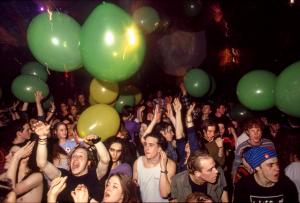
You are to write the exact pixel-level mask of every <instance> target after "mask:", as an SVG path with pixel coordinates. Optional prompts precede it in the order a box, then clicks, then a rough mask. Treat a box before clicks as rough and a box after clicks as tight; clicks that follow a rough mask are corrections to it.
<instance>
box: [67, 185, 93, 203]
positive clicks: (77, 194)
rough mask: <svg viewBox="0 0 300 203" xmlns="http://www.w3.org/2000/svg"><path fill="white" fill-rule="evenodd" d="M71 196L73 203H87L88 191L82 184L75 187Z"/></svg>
mask: <svg viewBox="0 0 300 203" xmlns="http://www.w3.org/2000/svg"><path fill="white" fill-rule="evenodd" d="M71 196H72V198H73V200H74V202H78V203H79V202H80V203H81V202H88V201H89V191H88V189H87V187H86V186H85V185H83V184H79V185H77V187H76V188H75V190H73V191H72V192H71Z"/></svg>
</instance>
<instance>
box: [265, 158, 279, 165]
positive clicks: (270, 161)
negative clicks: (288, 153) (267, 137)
mask: <svg viewBox="0 0 300 203" xmlns="http://www.w3.org/2000/svg"><path fill="white" fill-rule="evenodd" d="M277 163H278V158H277V157H273V158H271V159H268V160H266V161H264V162H263V163H262V165H268V164H277Z"/></svg>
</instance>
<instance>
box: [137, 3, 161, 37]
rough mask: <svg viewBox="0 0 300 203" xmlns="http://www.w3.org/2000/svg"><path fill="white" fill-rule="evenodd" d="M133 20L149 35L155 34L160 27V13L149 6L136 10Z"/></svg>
mask: <svg viewBox="0 0 300 203" xmlns="http://www.w3.org/2000/svg"><path fill="white" fill-rule="evenodd" d="M133 19H134V20H135V22H136V23H137V24H138V25H139V26H140V27H141V28H143V30H145V31H146V32H147V33H151V32H153V31H154V30H156V28H157V27H158V25H159V15H158V13H157V12H156V10H155V9H153V8H151V7H149V6H143V7H140V8H138V9H137V10H135V11H134V13H133Z"/></svg>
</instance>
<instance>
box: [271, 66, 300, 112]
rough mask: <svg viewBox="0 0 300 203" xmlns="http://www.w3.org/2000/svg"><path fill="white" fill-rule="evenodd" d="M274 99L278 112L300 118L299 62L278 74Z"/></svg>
mask: <svg viewBox="0 0 300 203" xmlns="http://www.w3.org/2000/svg"><path fill="white" fill-rule="evenodd" d="M275 98H276V99H275V100H276V106H277V108H278V109H280V111H282V112H284V113H286V114H288V115H291V116H294V117H299V118H300V61H298V62H296V63H293V64H291V65H289V66H288V67H287V68H285V69H284V70H283V71H282V72H281V73H280V74H279V76H278V78H277V82H276V87H275Z"/></svg>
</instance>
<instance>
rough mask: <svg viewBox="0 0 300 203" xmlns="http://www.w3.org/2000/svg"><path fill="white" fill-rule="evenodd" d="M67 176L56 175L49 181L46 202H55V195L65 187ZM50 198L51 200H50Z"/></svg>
mask: <svg viewBox="0 0 300 203" xmlns="http://www.w3.org/2000/svg"><path fill="white" fill-rule="evenodd" d="M66 180H67V176H65V177H58V178H55V179H53V180H52V181H51V185H50V188H49V190H48V194H47V195H48V202H52V201H54V202H56V198H57V196H58V195H59V194H60V193H61V192H62V191H63V190H64V189H65V187H66ZM51 200H52V201H51Z"/></svg>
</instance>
